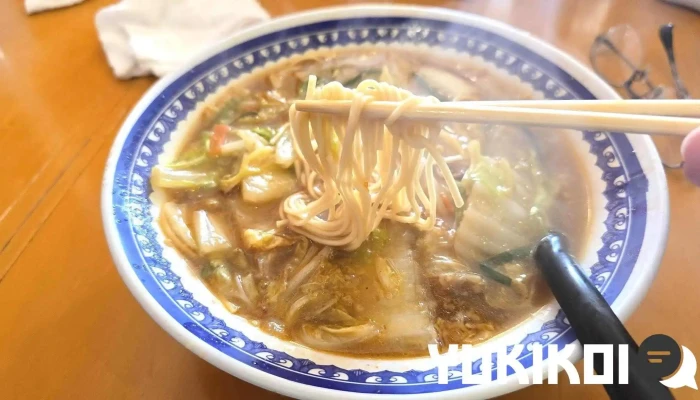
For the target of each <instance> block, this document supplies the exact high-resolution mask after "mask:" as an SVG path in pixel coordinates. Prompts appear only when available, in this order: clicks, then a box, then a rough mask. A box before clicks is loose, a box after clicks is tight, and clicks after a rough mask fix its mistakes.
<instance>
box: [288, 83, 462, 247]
mask: <svg viewBox="0 0 700 400" xmlns="http://www.w3.org/2000/svg"><path fill="white" fill-rule="evenodd" d="M306 93H307V94H306V99H307V100H329V101H333V100H352V105H351V107H350V113H349V116H348V117H347V118H343V117H339V116H333V115H326V114H310V113H307V112H300V111H297V110H296V107H295V106H294V105H292V106H291V108H290V110H289V121H290V123H291V132H292V138H293V145H294V151H295V152H296V154H297V158H298V164H297V165H296V166H295V171H296V173H297V176H298V178H299V180H300V181H301V182H302V184H303V185H304V186H305V189H306V190H305V191H302V192H298V193H295V194H293V195H291V196H289V197H288V198H287V199H286V200H285V201H284V202H283V203H282V205H281V207H280V214H281V216H282V219H283V221H282V224H284V225H287V226H288V227H289V228H290V229H292V230H294V231H296V232H298V233H300V234H303V235H304V236H306V237H308V238H310V239H312V240H314V241H316V242H318V243H321V244H325V245H329V246H339V247H343V248H344V249H346V250H354V249H356V248H358V247H359V246H360V245H361V244H362V242H364V241H365V240H366V239H367V238H368V237H369V235H370V233H371V232H372V231H373V230H374V229H375V228H377V226H378V225H379V223H380V222H381V221H382V220H383V219H389V220H394V221H398V222H402V223H406V224H412V225H414V226H416V227H417V228H418V229H421V230H428V229H430V228H432V227H433V226H434V225H435V221H436V213H437V201H438V196H437V191H436V188H435V176H434V170H435V167H437V169H438V170H440V173H441V174H442V176H443V178H444V179H445V181H446V184H447V188H448V189H449V191H450V195H451V196H452V199H453V201H454V203H455V205H456V206H457V207H461V206H463V204H464V201H463V199H462V197H461V195H460V194H459V190H458V187H457V184H456V182H455V181H454V178H453V177H452V174H451V173H450V170H449V168H448V166H447V162H446V161H445V159H444V158H443V157H442V155H441V154H440V153H441V151H440V149H438V147H437V146H436V145H435V144H434V143H436V141H437V139H438V137H439V136H440V131H441V126H440V124H439V123H435V122H431V123H417V122H413V121H412V122H405V121H399V120H398V119H399V117H400V116H401V114H402V113H403V112H405V111H406V110H410V109H411V108H414V107H415V106H417V105H419V104H423V103H434V102H438V100H437V99H436V98H434V97H419V96H414V95H413V94H412V93H411V92H409V91H407V90H404V89H400V88H397V87H395V86H392V85H389V84H387V83H380V82H377V81H374V80H365V81H363V82H361V83H360V84H359V85H358V86H357V89H354V90H353V89H348V88H345V87H343V86H342V85H341V84H340V83H338V82H332V83H329V84H327V85H324V86H322V87H319V88H317V87H316V77H314V76H312V77H310V79H309V84H308V88H307V92H306ZM383 100H384V101H398V102H400V105H399V106H398V107H397V108H396V109H395V110H394V111H393V112H392V113H391V114H390V116H389V118H387V120H386V121H384V122H383V123H382V122H381V121H376V120H370V119H362V111H363V108H364V106H365V105H367V104H368V103H370V102H372V101H383Z"/></svg>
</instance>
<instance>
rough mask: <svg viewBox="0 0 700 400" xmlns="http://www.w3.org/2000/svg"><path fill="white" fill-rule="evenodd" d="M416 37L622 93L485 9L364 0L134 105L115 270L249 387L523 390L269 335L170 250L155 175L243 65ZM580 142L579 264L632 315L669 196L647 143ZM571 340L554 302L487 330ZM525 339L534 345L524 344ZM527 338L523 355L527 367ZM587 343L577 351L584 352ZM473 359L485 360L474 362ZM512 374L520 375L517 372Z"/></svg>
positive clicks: (248, 36) (419, 394) (313, 17)
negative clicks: (584, 234) (586, 192)
mask: <svg viewBox="0 0 700 400" xmlns="http://www.w3.org/2000/svg"><path fill="white" fill-rule="evenodd" d="M368 45H381V46H419V47H421V48H423V49H424V50H427V51H434V52H435V54H436V56H439V54H440V53H441V52H451V53H454V52H458V53H463V54H464V56H465V57H469V58H470V60H472V61H473V62H474V63H477V64H480V65H486V66H488V67H489V68H491V69H493V70H497V71H500V73H502V74H505V75H509V76H510V77H509V79H511V80H512V81H513V84H514V85H516V86H518V87H521V88H522V89H523V90H529V91H531V92H532V91H534V94H535V95H536V96H544V97H546V98H552V99H574V98H578V99H593V98H615V97H616V94H615V92H614V91H613V90H612V89H611V88H610V87H609V86H607V85H606V84H605V83H604V82H602V81H601V80H600V79H599V78H598V77H596V75H594V74H593V73H592V72H591V71H590V70H588V69H587V68H585V67H584V66H583V65H581V64H579V63H578V62H577V61H575V60H574V59H573V58H571V57H569V56H567V55H566V54H564V53H562V52H561V51H559V50H557V49H555V48H553V47H552V46H550V45H548V44H546V43H543V42H542V41H540V40H538V39H535V38H533V37H531V36H530V35H528V34H527V33H524V32H522V31H519V30H517V29H514V28H512V27H510V26H507V25H505V24H502V23H499V22H495V21H491V20H489V19H485V18H482V17H478V16H474V15H469V14H464V13H458V12H454V11H448V10H443V9H435V8H417V7H395V6H358V7H343V8H332V9H322V10H318V11H313V12H308V13H303V14H296V15H292V16H289V17H286V18H281V19H277V20H274V21H270V22H268V23H265V24H262V25H260V26H257V27H255V28H252V29H249V30H246V31H245V32H241V33H240V34H238V35H236V36H234V37H232V38H230V39H228V40H226V41H224V42H221V43H219V44H218V45H216V46H214V47H212V48H211V49H208V50H207V51H205V52H204V53H202V54H201V55H200V56H199V57H197V58H195V59H194V60H193V61H192V62H191V63H190V64H189V65H188V66H186V67H185V68H182V69H181V70H180V71H178V72H176V73H174V74H171V75H169V76H167V77H165V78H163V79H162V80H160V81H159V82H158V83H156V84H155V85H154V86H153V87H152V88H151V90H149V91H148V93H146V95H145V96H144V97H143V98H142V99H141V101H140V102H139V103H138V104H137V105H136V107H134V110H133V111H132V112H131V114H130V115H129V117H128V118H127V120H126V122H125V123H124V125H123V126H122V128H121V130H120V132H119V134H118V136H117V138H116V140H115V142H114V145H113V147H112V151H111V154H110V156H109V160H108V162H107V167H106V170H105V175H104V183H103V193H102V215H103V220H104V227H105V231H106V235H107V239H108V242H109V246H110V249H111V252H112V255H113V257H114V260H115V263H116V265H117V268H118V270H119V272H120V274H121V276H122V278H123V279H124V281H125V282H126V284H127V286H129V288H130V289H131V291H132V292H133V294H134V296H135V297H136V298H137V299H138V301H139V302H141V304H142V305H143V307H144V308H145V309H146V311H148V313H149V314H150V315H151V316H152V317H153V318H154V319H155V320H156V321H157V322H158V323H159V324H160V325H161V326H162V327H163V328H164V329H165V330H166V331H168V332H169V333H170V334H171V335H172V336H173V337H175V338H176V339H177V340H179V341H180V342H181V343H182V344H183V345H184V346H186V347H187V348H189V349H191V350H192V351H193V352H195V353H197V354H198V355H199V356H201V357H202V358H204V359H205V360H207V361H209V362H210V363H212V364H214V365H216V366H217V367H219V368H221V369H223V370H225V371H227V372H229V373H231V374H233V375H235V376H237V377H240V378H242V379H245V380H247V381H249V382H251V383H253V384H255V385H259V386H262V387H264V388H267V389H270V390H274V391H277V392H280V393H283V394H286V395H289V396H293V397H301V398H315V399H328V398H330V396H333V398H347V399H351V398H352V399H355V398H360V397H362V398H375V399H378V398H386V397H401V398H408V397H411V398H422V399H438V398H439V399H448V398H449V399H457V398H485V397H493V396H496V395H500V394H503V393H506V392H509V391H513V390H516V389H518V388H519V387H520V386H518V384H517V382H516V380H515V377H514V376H512V375H511V376H509V378H508V379H506V380H505V381H502V382H498V383H491V384H488V385H471V386H464V385H462V384H461V379H460V376H461V371H460V369H459V368H453V369H452V370H451V372H450V376H451V378H450V381H449V383H448V384H446V385H441V384H438V383H437V374H436V368H435V364H434V363H432V362H431V361H430V359H429V358H427V357H426V358H419V359H410V360H374V359H373V360H370V359H366V360H363V359H353V358H348V357H343V356H338V355H330V354H325V353H321V352H317V351H313V350H309V349H306V348H304V347H302V346H298V345H295V344H293V343H289V342H284V341H282V340H280V339H277V338H275V337H272V336H269V335H267V334H264V333H263V332H261V331H259V330H258V329H256V328H255V327H253V326H251V325H250V324H248V323H247V322H246V321H245V320H244V319H241V318H239V317H237V316H235V315H232V314H230V313H228V312H227V311H226V310H225V309H224V308H223V307H222V305H221V304H219V303H218V301H217V300H216V299H215V298H214V296H212V295H211V294H210V293H209V292H208V291H207V290H206V288H205V287H204V286H203V285H202V284H201V282H200V281H199V280H198V279H197V278H195V277H194V276H193V275H192V274H191V273H190V272H189V271H188V270H187V268H186V266H185V264H184V262H183V261H182V259H181V258H179V257H178V256H177V254H176V253H175V252H174V251H172V250H171V249H169V248H167V247H165V246H164V245H163V237H162V234H161V232H160V229H159V228H158V226H157V224H156V223H155V222H154V215H157V208H156V206H155V205H154V204H153V203H152V202H151V201H150V199H149V194H150V192H151V188H150V185H149V176H150V172H151V168H152V167H153V166H154V165H156V163H157V160H158V156H159V154H161V153H162V152H163V149H164V145H165V144H166V143H167V142H168V141H169V140H170V139H171V134H172V133H173V132H174V131H175V130H176V127H177V126H178V124H179V123H181V122H183V121H185V123H186V119H187V118H188V114H190V112H191V111H193V110H195V109H196V107H198V105H201V103H202V102H203V101H205V100H206V99H207V97H208V96H210V95H212V94H213V93H215V92H216V91H217V90H218V89H220V88H222V87H223V86H225V85H226V84H228V83H230V82H231V81H233V80H235V79H237V78H239V77H240V76H241V75H243V74H246V73H249V72H251V71H253V70H255V69H257V68H261V67H263V66H264V65H265V64H268V63H274V62H275V61H278V60H280V59H283V58H287V57H293V56H295V55H299V54H302V53H304V52H306V51H310V50H314V49H318V48H322V47H336V46H368ZM574 137H575V142H576V143H575V145H576V146H575V148H576V151H577V152H579V155H580V158H581V159H582V160H584V163H585V170H586V174H585V176H582V177H581V179H584V180H587V181H588V182H589V185H590V187H591V188H592V193H591V196H592V208H591V213H590V220H591V229H590V232H589V235H588V240H587V244H586V247H585V256H584V257H583V259H582V260H581V262H582V265H583V266H584V267H585V268H586V270H587V273H588V274H589V276H590V279H591V280H592V281H593V282H594V283H595V285H596V286H597V287H598V288H599V290H600V291H601V292H602V293H603V295H604V296H605V298H606V300H607V301H608V302H610V303H611V304H612V307H613V309H614V310H615V311H616V312H617V314H618V315H619V316H620V317H621V318H622V319H623V320H624V319H625V318H627V317H628V316H629V315H630V314H631V313H632V311H633V310H634V309H635V308H636V307H637V305H638V304H639V302H640V301H641V299H642V298H643V297H644V295H645V293H646V291H647V289H648V288H649V285H650V284H651V282H652V280H653V278H654V276H655V274H656V270H657V268H658V265H659V261H660V259H661V256H662V253H663V249H664V246H665V243H666V238H667V231H668V193H667V187H666V181H665V176H664V172H663V168H662V166H661V163H660V161H659V157H658V154H657V153H656V150H655V149H654V146H653V145H652V142H651V140H649V139H648V138H647V137H644V136H627V135H624V134H620V133H609V132H583V133H577V134H576V135H574ZM490 342H492V343H494V344H497V345H509V344H511V345H512V344H515V343H524V344H526V345H527V344H532V343H535V342H538V343H542V344H560V345H563V344H567V343H575V342H576V337H575V335H574V332H573V331H572V330H571V327H570V326H569V324H568V322H567V320H566V318H565V317H564V315H563V314H562V312H561V311H560V310H559V307H558V306H557V304H556V303H552V304H550V305H548V306H546V307H544V308H543V309H542V310H541V311H539V312H538V313H536V314H535V315H533V316H532V318H530V319H528V320H527V321H526V322H524V323H522V324H520V325H518V326H517V327H515V328H513V329H511V330H509V331H507V332H506V333H504V334H502V335H500V336H498V337H496V338H495V339H492V340H491V341H490ZM530 347H531V346H530ZM530 347H526V351H525V352H524V353H523V354H522V355H521V357H520V361H521V363H522V364H523V365H525V366H526V367H528V366H531V365H532V354H531V351H530V350H529V349H530ZM580 353H581V352H580V351H576V352H575V353H574V354H572V355H571V358H572V359H578V358H580ZM475 368H480V366H478V365H477V366H476V367H475ZM511 372H512V371H511Z"/></svg>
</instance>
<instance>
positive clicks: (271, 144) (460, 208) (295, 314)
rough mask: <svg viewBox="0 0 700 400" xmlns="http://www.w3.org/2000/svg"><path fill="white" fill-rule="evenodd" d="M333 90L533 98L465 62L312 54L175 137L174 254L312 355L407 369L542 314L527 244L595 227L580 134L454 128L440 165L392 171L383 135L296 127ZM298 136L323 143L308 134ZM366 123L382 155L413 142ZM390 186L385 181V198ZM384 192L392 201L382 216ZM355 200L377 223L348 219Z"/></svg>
mask: <svg viewBox="0 0 700 400" xmlns="http://www.w3.org/2000/svg"><path fill="white" fill-rule="evenodd" d="M310 80H311V81H310ZM331 82H340V83H341V84H342V86H343V87H345V88H358V89H357V90H360V89H362V88H364V89H368V90H376V89H377V88H384V89H387V88H389V89H391V90H398V89H396V87H398V88H405V89H408V90H410V92H412V93H414V94H416V95H419V96H432V97H425V98H423V99H429V100H430V101H437V100H439V101H464V100H478V99H488V100H491V99H513V98H525V99H526V98H530V97H532V96H533V94H532V92H531V91H528V89H527V88H523V87H522V86H521V85H519V84H517V83H516V82H513V80H512V78H509V77H507V76H504V75H499V73H497V72H495V71H493V70H491V69H490V68H487V67H486V66H482V65H479V64H475V63H474V62H473V61H472V60H470V59H467V58H460V57H458V56H445V57H440V58H437V57H435V54H434V53H432V54H429V53H427V52H422V51H418V50H408V49H391V50H389V49H386V48H374V49H368V48H365V49H354V50H353V49H346V50H337V51H330V50H327V51H324V52H314V53H309V54H307V55H306V56H303V57H297V58H295V59H290V60H288V61H285V62H282V63H278V64H276V65H273V66H270V67H267V68H266V69H264V70H262V71H260V72H257V73H255V74H252V75H250V76H248V77H246V78H244V79H241V80H239V81H237V82H235V83H234V84H233V85H231V86H229V87H227V88H225V89H224V90H223V91H222V92H220V93H218V94H217V95H216V98H215V99H213V100H211V101H210V102H208V103H207V104H205V105H204V106H203V108H202V109H201V110H200V112H199V114H197V117H196V118H194V119H193V121H194V122H193V123H192V124H190V125H189V126H185V127H181V128H180V129H181V132H180V134H179V135H175V139H173V143H171V145H170V148H169V150H168V152H167V153H168V154H166V156H164V157H162V158H161V162H160V164H159V165H158V166H157V167H156V168H154V170H153V174H152V177H151V183H152V186H153V188H154V191H155V193H156V197H158V198H159V199H164V200H163V201H162V202H161V207H160V217H159V222H160V226H161V228H162V230H163V233H164V235H165V237H166V241H167V244H168V245H170V246H172V247H174V248H175V249H177V250H178V251H179V252H180V253H181V254H182V256H183V257H184V258H186V259H187V261H188V263H189V265H190V267H191V268H192V271H193V272H194V273H195V274H196V275H197V276H199V277H200V278H201V279H202V281H203V282H204V283H205V284H206V285H207V286H208V287H209V288H210V290H211V291H212V292H213V293H214V294H215V295H216V296H217V297H218V298H219V299H220V300H221V302H222V303H223V304H224V305H225V306H226V308H227V309H228V310H230V311H231V312H232V313H235V314H238V315H241V316H243V317H245V318H246V319H248V320H249V321H250V322H251V323H253V324H254V325H256V326H258V327H259V328H260V329H263V330H264V331H266V332H268V333H271V334H273V335H276V336H278V337H281V338H283V339H286V340H291V341H295V342H297V343H300V344H302V345H305V346H308V347H310V348H313V349H316V350H322V351H329V352H337V353H343V354H346V355H357V356H360V355H361V356H363V357H408V356H417V355H425V354H427V348H428V344H430V343H437V344H439V345H441V346H447V345H448V344H460V343H469V344H475V343H479V342H482V341H485V340H488V339H489V338H491V337H493V336H494V335H497V334H499V333H501V332H503V331H505V330H507V329H508V328H510V327H512V326H513V325H515V324H517V323H519V322H521V321H523V320H524V319H526V318H527V317H528V316H530V315H531V314H532V313H533V312H535V311H536V310H538V309H539V308H540V307H541V306H542V305H543V304H545V303H547V302H548V301H549V300H550V299H551V295H550V293H549V290H548V289H547V287H546V285H545V284H544V282H543V280H542V279H541V277H540V276H539V273H538V271H537V269H536V267H535V265H534V263H533V261H532V259H531V256H530V251H531V249H532V247H533V246H534V244H535V243H536V242H537V240H538V239H539V238H541V237H542V236H543V235H544V234H545V232H546V231H547V230H549V229H556V230H559V231H561V232H563V233H565V234H566V235H567V236H568V237H569V238H570V240H571V243H572V244H573V248H574V249H576V250H578V249H580V248H581V245H582V240H583V238H584V237H585V230H586V229H587V218H588V193H587V190H588V189H587V187H586V185H585V182H582V181H581V180H580V179H577V178H576V177H579V176H581V173H580V171H579V164H578V162H577V161H576V156H575V153H574V151H573V150H572V149H571V148H570V147H569V146H570V145H569V142H568V138H567V136H566V135H563V134H562V135H553V134H551V133H550V134H542V133H541V132H539V131H537V130H535V129H524V128H516V127H504V126H495V125H494V126H492V125H477V124H456V123H442V124H439V125H438V126H437V127H436V126H430V127H426V128H425V129H424V130H422V131H420V132H428V131H430V132H432V133H430V134H431V135H433V136H430V137H432V138H434V139H435V140H426V141H424V142H425V146H427V147H429V148H431V149H433V150H435V149H437V151H438V152H439V153H440V154H439V156H436V157H437V158H436V157H433V158H431V155H430V154H429V153H430V152H429V151H427V152H423V151H417V150H416V149H415V148H413V147H411V145H409V144H406V145H405V146H404V144H401V146H399V144H396V154H395V158H396V159H394V158H391V157H390V156H389V155H388V152H387V149H386V148H384V149H383V150H382V148H381V146H380V147H377V149H380V150H377V151H375V150H367V147H366V146H368V144H367V143H370V142H374V140H375V139H372V138H373V137H374V136H371V135H366V134H365V135H364V136H362V135H363V134H358V135H359V136H362V138H359V136H358V138H357V139H348V140H345V139H346V138H347V137H348V135H347V134H346V133H347V132H345V131H344V127H343V128H341V127H339V125H337V127H336V128H335V131H334V130H333V129H334V128H332V126H333V122H332V121H331V120H323V121H326V122H318V123H317V124H316V125H314V122H311V123H309V120H308V116H307V117H306V118H307V119H300V120H297V119H296V118H301V117H299V116H298V114H296V113H295V110H294V108H293V107H292V109H291V111H290V107H291V106H292V104H293V102H294V101H295V100H296V99H299V98H304V97H305V96H306V94H307V93H306V91H307V90H311V91H313V93H311V92H310V95H309V96H311V95H312V94H317V93H321V91H323V90H324V88H326V89H328V88H333V87H337V91H340V92H342V93H346V94H347V93H354V92H351V91H350V90H349V89H342V87H341V86H340V85H338V84H337V83H333V84H331ZM333 85H336V86H333ZM319 88H320V89H319ZM343 90H344V91H343ZM340 92H338V93H340ZM334 93H335V92H334ZM402 93H403V92H402ZM406 93H407V92H406ZM290 115H291V116H292V118H293V120H292V121H291V122H292V124H290ZM299 121H302V122H301V123H302V126H306V127H307V128H308V127H309V126H310V127H311V128H312V130H313V129H317V131H315V132H314V135H315V136H311V137H307V136H308V135H307V136H305V134H304V133H303V132H301V133H300V128H299V126H300V125H298V124H299ZM312 121H313V120H312ZM316 121H322V120H316ZM333 121H335V120H333ZM294 124H297V125H294ZM304 124H305V125H304ZM359 124H360V125H362V126H364V129H374V132H379V134H380V135H384V136H383V138H382V139H376V140H377V142H378V141H379V140H384V141H385V142H386V143H395V142H392V140H396V141H397V140H406V141H408V140H409V135H408V134H404V133H402V132H399V131H402V130H407V129H413V128H412V127H410V126H408V125H405V124H404V125H400V124H399V125H392V127H391V128H386V127H384V126H382V125H381V122H380V123H375V124H372V123H369V122H367V121H366V120H364V119H362V120H360V121H359ZM319 130H323V132H319ZM391 130H393V132H391V135H394V139H391V136H390V135H389V133H388V132H389V131H391ZM326 132H331V133H330V134H326ZM333 132H335V133H333ZM412 132H414V131H412ZM415 132H419V131H415ZM415 132H414V133H415ZM324 135H325V136H324ZM417 135H422V133H417ZM426 135H427V133H426ZM416 137H422V136H416ZM426 137H427V136H426ZM322 138H323V139H322ZM401 138H403V139H401ZM353 140H357V141H353ZM360 140H364V142H362V143H364V145H363V146H364V147H363V146H360V145H357V143H360V142H359V141H360ZM428 142H430V143H428ZM396 143H398V142H396ZM351 146H354V147H352V148H349V149H346V147H351ZM344 150H348V151H344ZM411 152H413V153H411ZM312 153H313V154H314V157H315V156H318V159H317V160H316V161H314V160H312V159H311V158H312V157H310V156H308V155H309V154H312ZM360 153H361V154H362V157H361V158H360V155H359V154H360ZM303 154H307V156H303ZM372 154H374V155H372ZM408 154H412V155H411V157H413V154H415V158H413V159H410V160H409V156H408ZM431 154H432V153H431ZM377 155H378V156H377ZM344 157H345V158H344ZM348 157H354V159H352V158H350V159H349V158H348ZM382 157H383V158H382ZM319 160H320V161H319ZM348 160H350V161H348ZM367 160H370V161H367ZM377 160H379V161H377ZM381 160H384V163H385V164H386V163H387V160H391V162H395V164H396V165H399V164H401V165H402V168H403V169H402V170H401V171H404V172H405V171H407V170H410V171H408V172H405V173H407V174H413V175H411V177H410V178H411V179H413V180H412V182H413V184H412V185H407V186H405V188H402V189H401V190H394V191H393V192H392V187H397V186H395V185H399V184H400V183H401V182H404V183H405V182H407V180H402V179H403V178H402V176H403V175H401V174H402V173H404V172H396V173H395V174H396V176H393V175H392V174H394V173H393V172H385V171H389V170H387V169H386V167H382V161H381ZM411 160H413V161H415V162H414V163H411V162H409V161H411ZM344 162H345V163H346V164H347V165H346V167H347V168H346V169H345V171H346V172H347V174H350V175H352V177H353V178H352V179H350V178H348V180H346V181H347V182H350V181H352V182H354V185H355V186H352V187H349V188H348V187H346V188H344V189H343V188H342V187H341V186H339V185H340V184H339V183H338V185H335V186H334V184H335V183H337V182H335V183H334V182H329V180H333V179H335V178H334V177H336V176H337V177H338V178H337V179H338V182H340V180H341V175H343V173H341V172H338V173H335V172H333V173H331V172H329V170H332V171H336V170H338V171H340V170H341V169H342V165H341V164H342V163H344ZM443 162H444V163H443ZM322 164H323V165H322ZM310 165H311V167H310ZM314 165H315V167H314ZM363 165H364V167H367V166H368V165H369V169H365V170H363V169H362V168H363ZM375 165H376V167H375ZM411 165H415V167H411ZM412 169H415V171H413V170H412ZM363 171H364V172H363ZM367 171H369V173H367ZM324 174H325V175H326V177H325V178H324V177H323V175H324ZM350 175H347V176H350ZM381 175H386V176H388V177H390V179H388V180H386V181H384V186H381V185H380V184H377V182H381V179H380V176H381ZM357 176H363V177H364V178H363V179H364V181H362V182H359V183H358V181H357V179H355V178H356V177H357ZM324 179H325V180H324ZM455 185H456V186H455ZM365 192H366V193H365ZM387 192H391V193H393V196H394V197H393V203H392V204H391V205H389V204H388V203H387V204H384V205H380V204H378V202H379V200H377V199H378V198H382V196H384V197H386V196H385V194H386V193H387ZM363 196H364V197H363ZM322 198H326V199H327V200H328V201H326V203H325V206H323V207H320V206H319V207H316V206H317V205H319V204H321V203H322V202H321V200H320V199H322ZM341 198H342V199H345V201H346V203H342V199H341ZM358 199H369V202H367V201H365V202H364V203H362V201H359V200H358ZM416 199H418V200H416ZM436 199H437V201H436ZM355 200H357V203H358V204H359V205H357V207H360V206H363V207H365V208H362V209H363V210H371V211H372V213H370V212H369V211H367V212H364V211H363V212H362V213H357V212H355V213H354V215H353V213H352V212H351V211H352V209H351V206H352V204H348V202H351V201H355ZM373 202H377V204H375V203H373ZM462 203H463V204H462ZM363 204H364V205H363ZM311 209H314V210H315V211H313V212H311V211H308V210H311ZM298 210H302V211H303V212H299V213H295V211H298ZM305 213H306V214H305ZM343 213H344V214H343ZM307 214H308V215H307ZM341 214H342V215H344V216H343V217H342V218H345V219H342V218H341ZM358 214H361V215H358ZM365 214H366V215H365ZM370 214H371V215H370ZM372 215H373V216H375V217H376V218H374V219H371V218H370V217H371V216H372ZM352 221H360V222H359V223H360V225H358V226H360V228H357V227H354V228H352V229H350V228H349V226H350V225H349V224H351V223H353V222H352ZM353 226H354V225H353ZM366 226H369V227H370V228H369V229H361V228H362V227H366ZM331 231H332V232H333V234H331V233H330V232H331ZM338 232H342V234H340V233H338ZM326 233H327V234H326Z"/></svg>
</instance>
